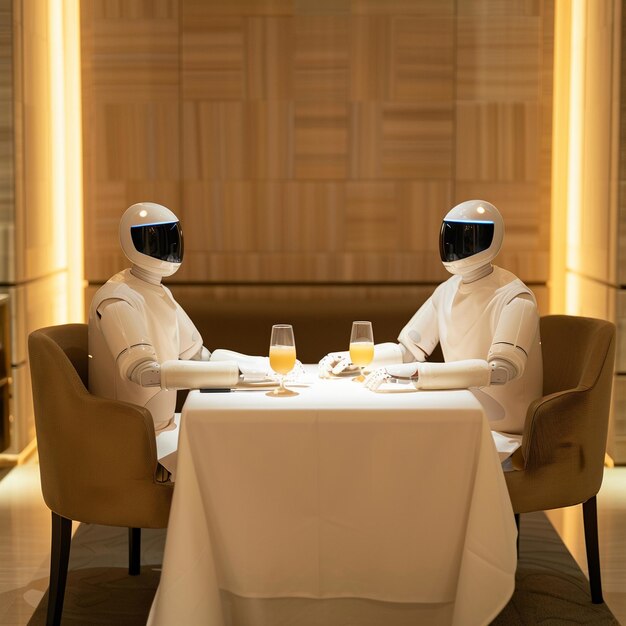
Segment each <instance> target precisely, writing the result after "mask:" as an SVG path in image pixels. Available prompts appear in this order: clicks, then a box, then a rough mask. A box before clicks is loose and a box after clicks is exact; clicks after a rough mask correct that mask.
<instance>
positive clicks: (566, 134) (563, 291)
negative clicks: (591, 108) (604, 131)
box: [550, 0, 587, 314]
mask: <svg viewBox="0 0 626 626" xmlns="http://www.w3.org/2000/svg"><path fill="white" fill-rule="evenodd" d="M586 8H587V0H571V1H570V0H557V2H556V4H555V19H554V22H555V37H554V41H555V43H554V90H553V109H552V110H553V115H552V119H553V136H552V201H551V206H552V217H551V233H552V235H551V241H550V251H551V252H550V312H552V313H573V314H576V313H578V312H579V304H580V301H579V288H578V284H577V280H576V279H575V278H574V277H573V276H570V277H569V279H568V278H567V274H568V271H569V272H571V271H572V270H576V269H577V268H579V266H580V237H581V219H582V215H581V193H582V178H583V171H582V168H583V161H582V157H583V154H582V145H583V134H584V124H585V119H584V99H583V98H584V82H585V74H584V70H585V68H584V50H585V47H584V43H585V36H586V29H587V23H586Z"/></svg>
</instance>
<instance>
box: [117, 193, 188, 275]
mask: <svg viewBox="0 0 626 626" xmlns="http://www.w3.org/2000/svg"><path fill="white" fill-rule="evenodd" d="M120 245H121V247H122V251H123V252H124V254H125V255H126V257H127V258H128V260H129V261H130V262H131V263H132V264H133V265H135V266H137V267H139V268H141V269H142V270H145V271H147V272H149V273H150V274H153V275H156V276H161V277H164V276H171V275H172V274H174V272H176V270H178V268H179V267H180V264H181V262H182V260H183V231H182V229H181V227H180V222H179V221H178V218H177V217H176V215H174V213H172V211H170V210H169V209H168V208H166V207H164V206H162V205H160V204H155V203H154V202H139V203H138V204H133V205H132V206H131V207H129V208H128V209H126V211H125V212H124V215H122V219H121V220H120Z"/></svg>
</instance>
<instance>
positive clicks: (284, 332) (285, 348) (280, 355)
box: [266, 324, 298, 397]
mask: <svg viewBox="0 0 626 626" xmlns="http://www.w3.org/2000/svg"><path fill="white" fill-rule="evenodd" d="M295 364H296V342H295V340H294V338H293V327H292V326H291V324H274V326H272V336H271V339H270V367H271V368H272V369H273V370H274V371H275V372H276V373H277V374H278V375H279V381H280V384H279V387H278V389H272V391H268V393H267V394H266V395H268V396H285V397H286V396H297V395H298V392H297V391H292V390H291V389H287V388H286V387H285V374H288V373H289V372H290V371H291V370H292V369H293V366H294V365H295Z"/></svg>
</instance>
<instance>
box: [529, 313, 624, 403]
mask: <svg viewBox="0 0 626 626" xmlns="http://www.w3.org/2000/svg"><path fill="white" fill-rule="evenodd" d="M540 329H541V348H542V354H543V395H544V396H547V395H550V394H552V393H556V392H558V391H564V390H566V389H575V388H578V387H580V388H593V387H594V386H595V385H596V384H597V383H598V382H599V381H598V379H599V378H600V376H601V375H602V374H604V376H605V377H609V378H610V376H611V375H612V373H613V362H614V350H615V345H614V343H615V339H614V338H615V325H614V324H612V323H611V322H608V321H606V320H601V319H595V318H590V317H577V316H574V315H547V316H545V317H542V318H541V321H540ZM611 348H612V349H613V352H610V349H611ZM608 370H610V372H609V371H608Z"/></svg>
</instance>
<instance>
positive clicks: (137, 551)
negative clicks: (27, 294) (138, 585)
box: [128, 528, 141, 576]
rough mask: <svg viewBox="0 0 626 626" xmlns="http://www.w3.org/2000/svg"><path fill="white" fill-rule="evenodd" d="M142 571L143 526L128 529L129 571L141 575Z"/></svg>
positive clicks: (131, 573) (133, 574) (134, 574)
mask: <svg viewBox="0 0 626 626" xmlns="http://www.w3.org/2000/svg"><path fill="white" fill-rule="evenodd" d="M140 571H141V528H129V529H128V573H129V574H130V575H131V576H137V575H139V573H140Z"/></svg>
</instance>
